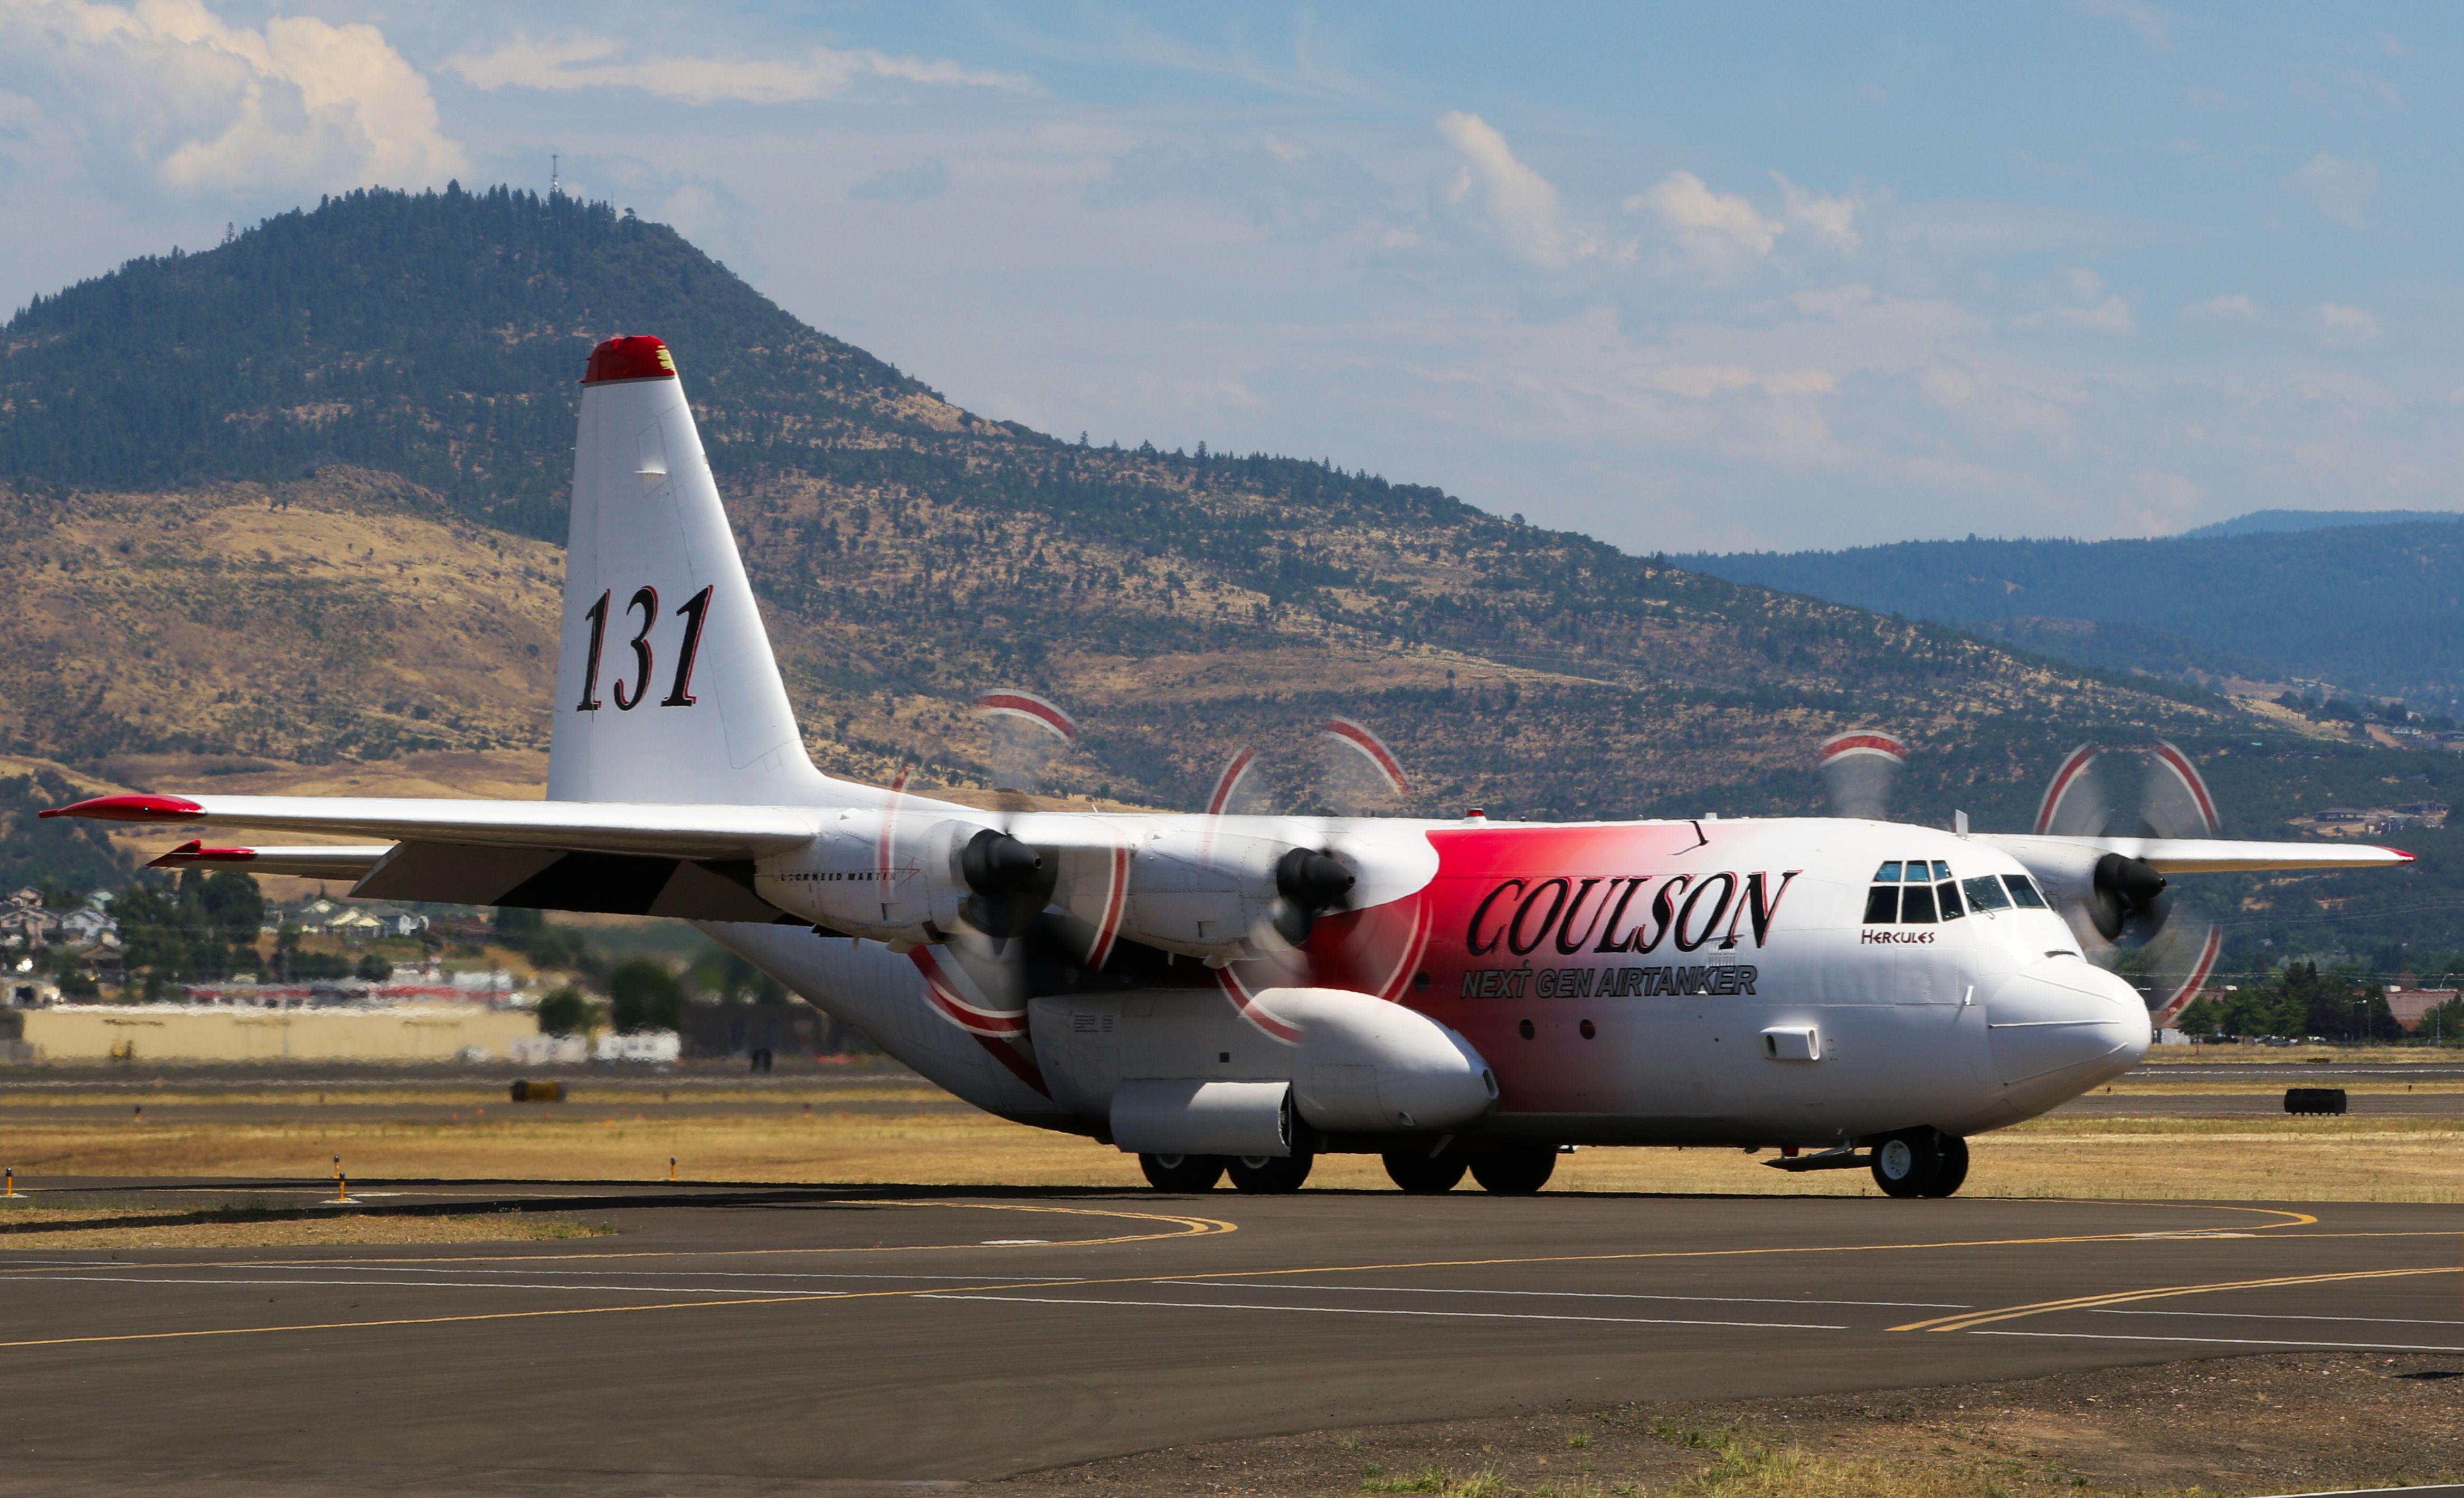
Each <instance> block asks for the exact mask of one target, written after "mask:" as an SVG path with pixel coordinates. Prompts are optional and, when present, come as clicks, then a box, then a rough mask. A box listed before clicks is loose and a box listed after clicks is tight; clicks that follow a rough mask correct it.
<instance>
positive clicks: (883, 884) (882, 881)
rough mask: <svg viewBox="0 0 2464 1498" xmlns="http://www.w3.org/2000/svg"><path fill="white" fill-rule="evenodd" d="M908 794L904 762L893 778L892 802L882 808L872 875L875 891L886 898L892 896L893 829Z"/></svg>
mask: <svg viewBox="0 0 2464 1498" xmlns="http://www.w3.org/2000/svg"><path fill="white" fill-rule="evenodd" d="M906 794H907V766H905V765H903V764H902V765H900V766H899V767H898V773H897V774H896V775H895V776H893V777H891V782H890V802H889V804H887V805H885V806H883V807H882V808H881V839H880V847H879V848H876V849H875V851H874V855H873V870H872V877H873V883H874V885H875V887H876V889H875V892H876V893H878V894H879V895H880V896H881V897H882V898H883V899H885V900H887V899H889V898H890V845H891V836H892V832H893V829H894V828H895V827H896V826H897V825H898V803H899V802H900V801H901V800H902V799H904V798H905V796H906Z"/></svg>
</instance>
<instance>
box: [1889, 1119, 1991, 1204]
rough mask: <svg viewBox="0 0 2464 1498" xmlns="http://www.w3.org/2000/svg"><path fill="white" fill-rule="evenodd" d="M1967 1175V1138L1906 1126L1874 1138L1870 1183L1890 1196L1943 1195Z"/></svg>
mask: <svg viewBox="0 0 2464 1498" xmlns="http://www.w3.org/2000/svg"><path fill="white" fill-rule="evenodd" d="M1966 1179H1968V1141H1967V1140H1966V1139H1963V1138H1961V1137H1960V1136H1959V1135H1955V1134H1945V1133H1943V1132H1942V1131H1941V1130H1939V1129H1907V1130H1903V1131H1902V1132H1900V1133H1898V1134H1893V1135H1883V1136H1882V1137H1881V1138H1880V1139H1877V1140H1875V1141H1874V1184H1876V1185H1878V1186H1880V1187H1881V1188H1882V1194H1883V1195H1885V1196H1893V1197H1947V1196H1949V1195H1950V1194H1951V1193H1952V1192H1954V1191H1957V1190H1958V1189H1959V1184H1960V1182H1961V1181H1964V1180H1966Z"/></svg>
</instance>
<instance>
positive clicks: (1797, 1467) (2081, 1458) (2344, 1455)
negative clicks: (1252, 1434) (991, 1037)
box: [986, 1354, 2464, 1498]
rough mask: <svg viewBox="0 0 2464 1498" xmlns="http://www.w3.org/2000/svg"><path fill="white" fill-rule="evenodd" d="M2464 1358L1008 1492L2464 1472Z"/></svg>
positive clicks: (1557, 1431) (1722, 1407) (1728, 1490)
mask: <svg viewBox="0 0 2464 1498" xmlns="http://www.w3.org/2000/svg"><path fill="white" fill-rule="evenodd" d="M2458 1474H2464V1358H2453V1357H2422V1356H2388V1355H2363V1354H2298V1355H2280V1356H2263V1357H2242V1358H2225V1359H2215V1360H2208V1361H2197V1362H2182V1363H2167V1364H2158V1365H2155V1366H2152V1367H2143V1368H2121V1369H2107V1370H2102V1371H2099V1372H2094V1373H2082V1374H2061V1375H2057V1376H2054V1377H2045V1378H2028V1379H2015V1380H2011V1381H2007V1382H1997V1383H1985V1384H1967V1385H1956V1386H1951V1387H1946V1388H1935V1389H1907V1390H1896V1391H1891V1392H1887V1393H1881V1394H1861V1395H1831V1396H1821V1397H1816V1398H1811V1399H1754V1400H1742V1401H1730V1402H1718V1403H1664V1404H1619V1405H1610V1406H1606V1407H1602V1408H1597V1409H1576V1408H1572V1407H1569V1408H1566V1409H1563V1410H1557V1411H1551V1412H1547V1413H1541V1414H1534V1415H1527V1416H1514V1417H1506V1418H1500V1419H1493V1420H1472V1421H1434V1422H1431V1423H1428V1424H1419V1425H1376V1426H1362V1427H1358V1428H1353V1429H1344V1430H1326V1431H1313V1432H1309V1433H1308V1434H1304V1435H1293V1436H1275V1437H1267V1438H1263V1439H1260V1440H1254V1441H1235V1442H1218V1443H1208V1444H1204V1445H1193V1446H1180V1447H1172V1448H1168V1449H1165V1450H1161V1451H1150V1452H1144V1453H1141V1454H1139V1455H1136V1456H1129V1457H1120V1458H1116V1459H1114V1460H1111V1461H1107V1462H1095V1463H1089V1464H1087V1465H1083V1466H1070V1467H1056V1468H1053V1469H1051V1470H1049V1471H1044V1472H1034V1473H1029V1474H1027V1475H1025V1476H1023V1477H1018V1478H1013V1479H1011V1480H1009V1481H1007V1482H1002V1483H994V1484H988V1485H986V1488H987V1491H989V1492H993V1493H998V1494H1000V1495H1001V1498H1046V1495H1059V1494H1068V1495H1071V1498H1130V1495H1133V1494H1134V1495H1139V1498H1146V1495H1169V1494H1177V1493H1192V1494H1195V1493H1207V1494H1218V1493H1274V1494H1280V1495H1293V1498H1301V1495H1316V1494H1328V1495H1331V1494H1338V1493H1341V1494H1354V1493H1364V1492H1370V1493H1375V1492H1419V1493H1440V1494H1454V1495H1457V1498H1508V1495H1522V1498H1547V1495H1556V1494H1563V1495H1573V1494H1595V1493H1596V1494H1608V1493H1661V1492H1669V1493H1684V1494H1701V1495H1705V1498H1710V1495H1718V1498H1760V1495H1764V1494H1770V1495H1772V1498H1778V1495H1782V1494H1788V1495H1798V1498H1834V1495H1836V1498H1937V1495H1939V1498H1949V1495H1976V1498H1984V1495H1988V1494H1998V1495H2007V1498H2034V1495H2037V1494H2043V1495H2047V1498H2050V1495H2053V1494H2056V1493H2066V1494H2117V1495H2118V1494H2134V1495H2152V1494H2161V1493H2183V1494H2188V1493H2191V1492H2197V1493H2202V1494H2211V1495H2215V1498H2224V1495H2228V1494H2253V1493H2281V1492H2301V1491H2317V1490H2320V1489H2322V1488H2337V1487H2387V1486H2396V1485H2404V1484H2418V1483H2427V1482H2436V1481H2453V1480H2454V1479H2455V1478H2456V1477H2457V1475H2458Z"/></svg>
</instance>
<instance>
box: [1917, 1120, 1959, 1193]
mask: <svg viewBox="0 0 2464 1498" xmlns="http://www.w3.org/2000/svg"><path fill="white" fill-rule="evenodd" d="M1934 1154H1935V1158H1934V1169H1933V1179H1931V1180H1928V1181H1926V1182H1925V1195H1926V1196H1929V1197H1947V1196H1949V1195H1950V1194H1951V1193H1952V1192H1954V1191H1957V1190H1958V1189H1959V1187H1960V1183H1961V1182H1962V1181H1964V1180H1966V1179H1968V1141H1967V1140H1966V1139H1963V1138H1961V1137H1960V1136H1959V1135H1955V1134H1946V1135H1937V1136H1936V1142H1935V1152H1934Z"/></svg>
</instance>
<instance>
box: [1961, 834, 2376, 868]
mask: <svg viewBox="0 0 2464 1498" xmlns="http://www.w3.org/2000/svg"><path fill="white" fill-rule="evenodd" d="M1971 835H1972V837H1973V838H1974V840H1975V841H1976V842H1979V843H1990V844H1991V845H1992V846H1993V847H1995V848H2000V849H2002V850H2003V851H2004V852H2006V853H2009V854H2010V855H2011V856H2012V857H2013V858H2016V859H2017V860H2019V862H2020V863H2022V864H2025V865H2027V866H2028V867H2029V868H2030V869H2036V868H2039V867H2040V866H2043V865H2048V864H2053V865H2070V864H2075V863H2079V862H2081V861H2083V860H2084V861H2093V860H2094V859H2096V858H2100V857H2102V856H2103V855H2104V854H2106V853H2120V854H2121V855H2122V856H2123V857H2124V858H2137V859H2143V860H2145V862H2146V863H2148V864H2150V865H2152V866H2154V868H2155V870H2156V871H2157V872H2158V873H2162V874H2177V873H2263V872H2267V871H2270V870H2283V869H2380V868H2385V867H2387V865H2389V864H2409V863H2410V862H2412V855H2411V854H2410V853H2408V852H2405V851H2403V850H2402V849H2400V848H2372V847H2368V846H2366V845H2362V844H2343V843H2235V842H2228V841H2226V840H2224V839H2222V838H2167V837H2050V836H2037V835H2034V834H2027V833H1999V832H1979V833H1974V834H1971Z"/></svg>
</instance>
